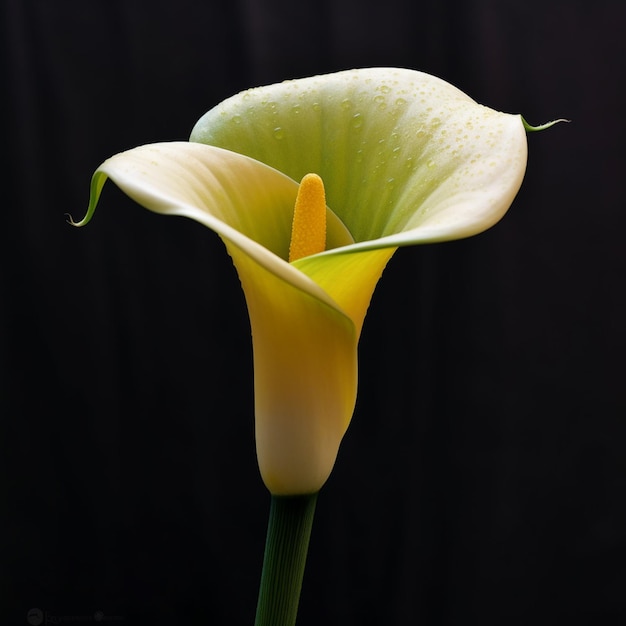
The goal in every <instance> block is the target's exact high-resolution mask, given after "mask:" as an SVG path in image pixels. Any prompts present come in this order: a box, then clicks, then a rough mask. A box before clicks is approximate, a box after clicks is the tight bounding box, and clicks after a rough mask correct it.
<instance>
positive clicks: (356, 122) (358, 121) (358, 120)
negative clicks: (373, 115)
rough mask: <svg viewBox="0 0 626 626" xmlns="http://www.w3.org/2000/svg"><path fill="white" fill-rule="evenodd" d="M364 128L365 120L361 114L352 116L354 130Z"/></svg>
mask: <svg viewBox="0 0 626 626" xmlns="http://www.w3.org/2000/svg"><path fill="white" fill-rule="evenodd" d="M361 126H363V118H362V117H361V114H360V113H355V114H354V115H353V116H352V128H361Z"/></svg>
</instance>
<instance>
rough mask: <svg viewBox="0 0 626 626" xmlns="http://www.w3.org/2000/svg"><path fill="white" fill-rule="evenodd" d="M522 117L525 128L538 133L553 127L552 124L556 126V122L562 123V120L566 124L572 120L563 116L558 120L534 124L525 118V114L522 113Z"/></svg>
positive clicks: (527, 130)
mask: <svg viewBox="0 0 626 626" xmlns="http://www.w3.org/2000/svg"><path fill="white" fill-rule="evenodd" d="M520 117H521V118H522V124H523V125H524V129H525V130H526V132H527V133H536V132H538V131H540V130H546V129H548V128H552V126H555V125H556V124H560V123H561V122H564V123H565V124H569V123H570V122H571V121H572V120H568V119H565V118H563V117H561V118H559V119H558V120H552V121H551V122H546V123H545V124H539V125H538V126H532V125H531V124H529V123H528V122H527V121H526V120H525V119H524V117H523V116H521V115H520Z"/></svg>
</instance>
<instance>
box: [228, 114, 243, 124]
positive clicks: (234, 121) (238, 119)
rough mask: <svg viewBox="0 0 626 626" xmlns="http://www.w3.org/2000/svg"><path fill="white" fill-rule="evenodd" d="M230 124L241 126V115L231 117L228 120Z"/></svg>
mask: <svg viewBox="0 0 626 626" xmlns="http://www.w3.org/2000/svg"><path fill="white" fill-rule="evenodd" d="M230 122H231V124H241V115H233V116H232V117H231V118H230Z"/></svg>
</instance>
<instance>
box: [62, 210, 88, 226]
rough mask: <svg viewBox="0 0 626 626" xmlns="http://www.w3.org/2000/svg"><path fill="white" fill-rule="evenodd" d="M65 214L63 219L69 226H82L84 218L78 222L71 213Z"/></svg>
mask: <svg viewBox="0 0 626 626" xmlns="http://www.w3.org/2000/svg"><path fill="white" fill-rule="evenodd" d="M64 215H65V221H66V222H67V223H68V224H69V225H70V226H76V227H78V226H84V225H85V220H84V219H83V220H80V221H79V222H76V221H74V218H73V217H72V215H71V213H64Z"/></svg>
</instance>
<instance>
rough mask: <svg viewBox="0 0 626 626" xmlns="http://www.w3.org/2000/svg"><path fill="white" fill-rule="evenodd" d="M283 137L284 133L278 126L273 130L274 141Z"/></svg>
mask: <svg viewBox="0 0 626 626" xmlns="http://www.w3.org/2000/svg"><path fill="white" fill-rule="evenodd" d="M284 136H285V131H284V130H283V129H282V128H281V127H280V126H277V127H276V128H275V129H274V138H275V139H282V138H283V137H284Z"/></svg>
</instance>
